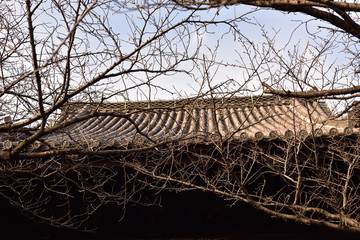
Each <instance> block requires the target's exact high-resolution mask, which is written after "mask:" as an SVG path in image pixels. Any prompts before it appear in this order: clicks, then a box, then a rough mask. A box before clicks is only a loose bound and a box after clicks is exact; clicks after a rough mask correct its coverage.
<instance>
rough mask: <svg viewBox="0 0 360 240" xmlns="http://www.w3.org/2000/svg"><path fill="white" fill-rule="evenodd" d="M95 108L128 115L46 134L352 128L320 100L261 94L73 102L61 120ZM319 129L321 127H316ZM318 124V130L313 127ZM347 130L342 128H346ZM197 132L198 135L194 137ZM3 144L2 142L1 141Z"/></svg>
mask: <svg viewBox="0 0 360 240" xmlns="http://www.w3.org/2000/svg"><path fill="white" fill-rule="evenodd" d="M95 107H96V108H98V109H99V111H100V112H103V113H105V112H107V113H117V114H118V115H119V114H127V116H128V117H129V118H130V119H131V121H129V120H128V119H126V118H125V117H117V116H114V114H112V115H111V114H110V115H109V116H100V117H92V118H90V119H88V120H85V121H82V122H79V123H77V124H75V125H74V126H71V127H69V128H67V129H65V130H62V131H61V132H58V133H54V134H52V135H49V136H47V137H45V141H49V142H50V141H52V142H58V143H59V142H64V141H65V142H70V143H71V142H91V141H98V142H99V143H100V144H102V143H105V142H106V143H109V142H112V143H114V142H118V143H124V142H129V143H138V144H141V143H142V142H147V141H151V140H153V141H154V140H160V141H161V140H168V139H174V140H182V139H184V138H186V139H187V140H186V141H188V142H192V141H194V142H198V141H199V138H200V139H202V140H201V141H212V140H214V139H217V138H218V137H219V136H222V137H223V138H224V139H226V138H227V137H230V136H231V137H232V139H234V140H239V141H243V140H262V139H273V138H274V137H275V133H277V134H278V135H279V137H282V136H285V135H288V136H290V135H292V134H293V135H294V136H295V137H296V136H300V137H301V136H304V135H306V134H307V135H310V136H311V135H312V134H313V133H314V132H315V133H316V134H317V135H316V134H315V135H316V136H318V135H319V136H320V135H322V134H325V135H326V134H327V135H331V136H333V135H336V134H343V135H344V134H351V133H353V132H354V133H358V129H352V128H349V123H348V121H346V120H343V119H335V120H331V112H330V110H329V108H328V107H327V105H326V103H324V102H316V101H305V100H299V99H290V98H280V97H276V96H270V95H264V96H255V97H232V98H215V99H183V100H176V101H175V100H173V101H153V102H122V103H119V102H116V103H102V104H100V106H99V105H98V104H86V103H74V104H71V105H69V106H67V107H66V108H64V109H63V113H62V116H61V118H60V120H59V122H63V121H67V119H73V118H78V117H81V116H85V115H86V114H89V113H91V112H92V111H93V110H94V109H95ZM317 129H320V130H317ZM315 130H316V131H315ZM344 131H345V132H346V133H345V132H344ZM196 138H198V139H196ZM2 145H3V144H2Z"/></svg>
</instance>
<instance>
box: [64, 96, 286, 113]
mask: <svg viewBox="0 0 360 240" xmlns="http://www.w3.org/2000/svg"><path fill="white" fill-rule="evenodd" d="M289 100H290V98H286V97H279V96H275V95H258V96H241V97H239V96H233V97H216V98H184V99H174V100H151V101H124V102H102V103H99V102H93V103H87V102H71V103H69V104H68V105H66V106H65V110H66V111H69V110H70V111H74V110H78V109H79V108H82V107H84V106H90V108H91V109H93V108H99V110H103V111H114V110H156V109H176V108H204V107H206V108H213V107H216V108H223V107H224V108H225V107H229V106H232V107H233V106H237V107H250V106H251V107H252V106H264V105H273V104H278V105H284V104H285V105H287V104H290V101H289Z"/></svg>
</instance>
